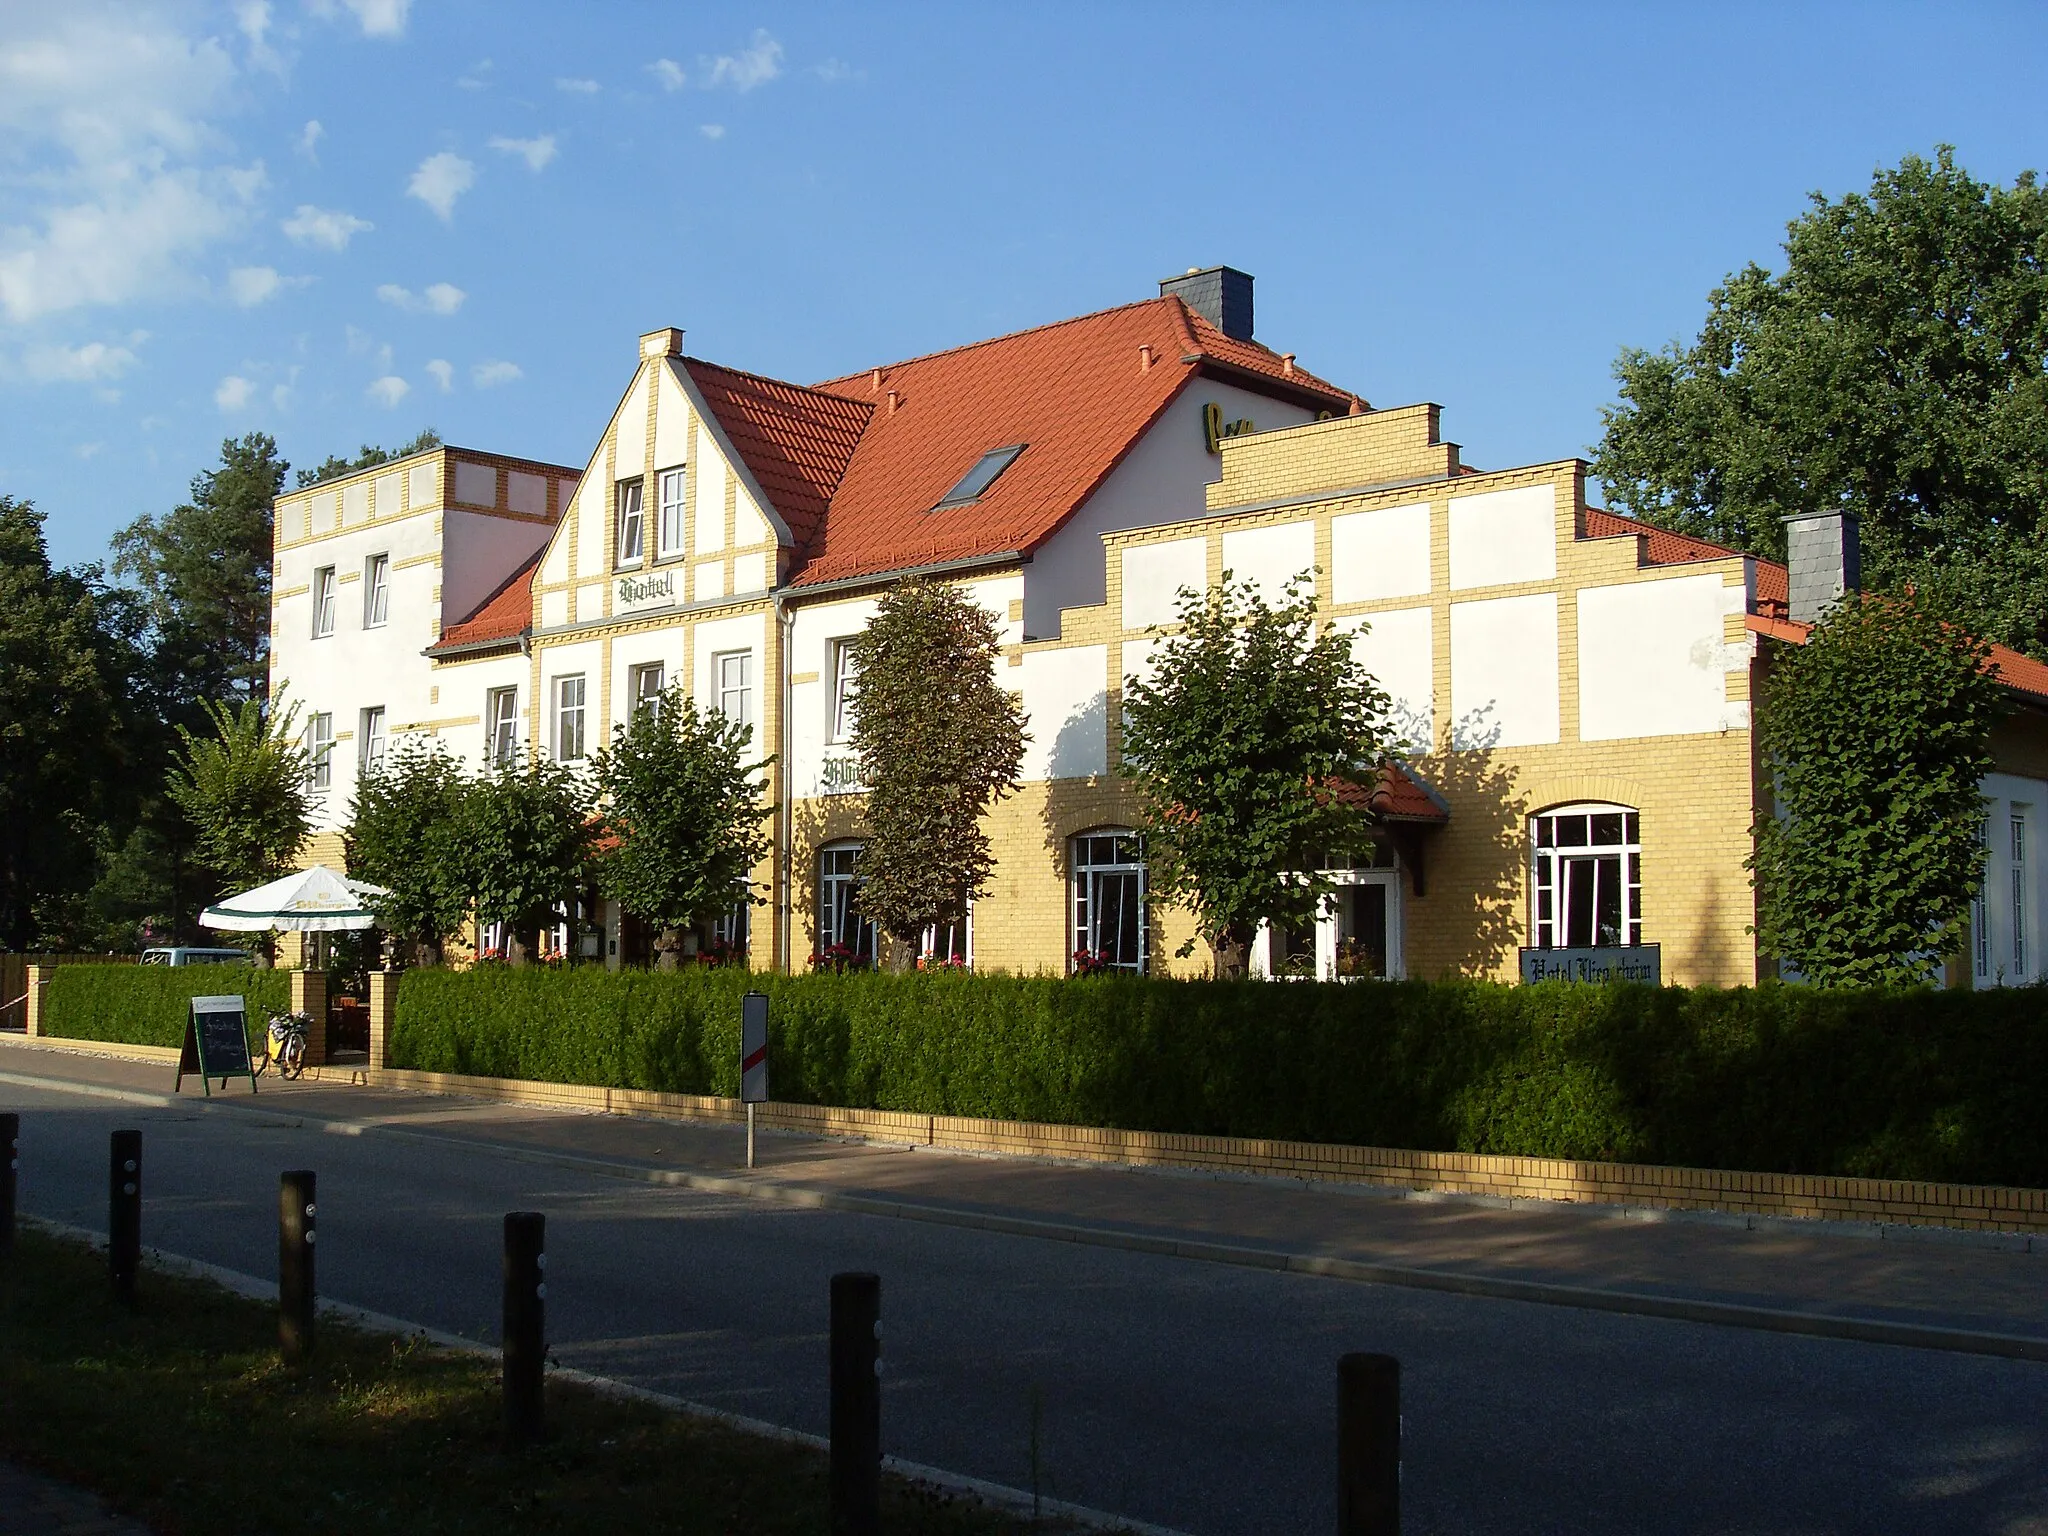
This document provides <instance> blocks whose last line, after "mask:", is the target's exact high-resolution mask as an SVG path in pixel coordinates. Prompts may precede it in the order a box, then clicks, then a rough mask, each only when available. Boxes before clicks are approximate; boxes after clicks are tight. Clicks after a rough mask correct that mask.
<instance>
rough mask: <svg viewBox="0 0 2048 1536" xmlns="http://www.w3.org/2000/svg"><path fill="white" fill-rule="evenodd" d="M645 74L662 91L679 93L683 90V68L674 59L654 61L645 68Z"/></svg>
mask: <svg viewBox="0 0 2048 1536" xmlns="http://www.w3.org/2000/svg"><path fill="white" fill-rule="evenodd" d="M647 73H649V74H650V75H652V76H654V78H655V81H656V82H657V83H658V84H659V85H660V86H661V88H662V89H663V90H664V91H680V90H681V89H682V88H683V66H682V65H680V64H678V63H677V62H676V61H675V60H674V59H656V60H655V61H654V62H653V63H652V64H650V65H648V66H647Z"/></svg>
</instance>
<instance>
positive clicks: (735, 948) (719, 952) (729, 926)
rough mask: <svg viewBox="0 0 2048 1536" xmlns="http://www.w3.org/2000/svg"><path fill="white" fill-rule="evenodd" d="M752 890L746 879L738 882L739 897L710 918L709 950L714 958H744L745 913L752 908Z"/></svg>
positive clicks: (746, 926)
mask: <svg viewBox="0 0 2048 1536" xmlns="http://www.w3.org/2000/svg"><path fill="white" fill-rule="evenodd" d="M753 905H754V903H753V890H752V887H751V886H749V885H748V884H747V882H746V881H744V880H742V881H741V882H740V889H739V899H738V900H737V901H735V902H734V903H733V904H732V905H731V906H729V907H727V908H726V909H725V911H723V912H722V913H720V914H719V915H718V916H717V917H714V918H713V919H712V920H711V925H710V932H709V933H708V934H707V935H706V938H708V939H709V940H710V943H711V951H712V954H713V956H714V957H715V958H719V959H725V960H735V961H737V960H744V959H745V958H746V956H747V928H748V923H747V915H748V913H749V912H751V911H752V910H753Z"/></svg>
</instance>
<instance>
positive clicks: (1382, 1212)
mask: <svg viewBox="0 0 2048 1536" xmlns="http://www.w3.org/2000/svg"><path fill="white" fill-rule="evenodd" d="M172 1077H173V1074H172V1073H171V1072H170V1071H168V1070H166V1069H164V1068H162V1067H160V1066H158V1065H156V1064H154V1063H139V1062H133V1061H124V1060H118V1059H112V1058H105V1057H94V1056H87V1055H80V1054H77V1053H75V1052H71V1051H67V1050H61V1049H56V1048H49V1047H39V1046H36V1045H32V1044H28V1043H26V1042H20V1041H19V1040H14V1041H8V1042H6V1044H5V1045H0V1104H6V1103H7V1102H8V1100H9V1096H10V1095H9V1086H10V1081H9V1080H10V1079H11V1080H13V1081H14V1082H17V1083H24V1082H27V1081H34V1082H36V1083H38V1084H48V1085H50V1086H57V1085H59V1084H66V1085H70V1086H72V1087H74V1088H79V1089H90V1090H93V1091H95V1092H97V1093H102V1094H104V1093H112V1094H115V1095H127V1094H132V1095H135V1096H136V1100H137V1102H138V1103H160V1102H164V1101H166V1100H168V1098H169V1093H170V1087H171V1081H172ZM183 1099H184V1102H185V1104H187V1105H188V1106H190V1107H191V1108H192V1109H193V1110H194V1111H195V1112H201V1113H213V1114H247V1113H250V1112H251V1111H255V1112H258V1113H264V1114H288V1115H290V1116H292V1117H293V1118H295V1119H303V1120H304V1121H306V1122H307V1123H309V1124H311V1123H319V1124H323V1125H324V1126H325V1127H326V1128H327V1129H329V1130H331V1131H333V1132H334V1133H336V1134H345V1135H390V1136H401V1137H431V1138H435V1139H449V1140H454V1141H459V1142H461V1143H464V1144H467V1145H472V1146H488V1147H491V1148H494V1149H498V1150H501V1151H504V1152H506V1153H508V1154H511V1155H516V1156H522V1157H539V1158H546V1159H549V1160H564V1161H573V1163H574V1164H575V1165H577V1166H580V1167H586V1168H588V1167H595V1168H598V1169H599V1170H600V1171H605V1172H611V1173H615V1174H616V1175H618V1176H620V1177H626V1178H633V1179H652V1180H657V1181H663V1182H692V1183H697V1184H698V1185H699V1187H705V1185H704V1182H703V1181H706V1180H715V1181H716V1184H715V1187H717V1188H720V1189H722V1190H725V1191H727V1192H732V1193H742V1194H753V1195H757V1196H760V1197H763V1198H771V1199H782V1200H794V1201H797V1202H798V1203H818V1204H833V1205H838V1206H840V1207H841V1208H843V1209H853V1210H857V1211H860V1210H865V1211H870V1212H873V1213H875V1214H884V1215H899V1216H910V1217H914V1218H915V1219H919V1220H937V1221H944V1222H951V1223H957V1224H961V1225H972V1226H985V1225H1006V1226H1007V1227H1008V1229H1009V1230H1013V1231H1015V1230H1023V1231H1027V1232H1036V1233H1038V1234H1040V1235H1045V1236H1049V1237H1059V1238H1063V1239H1065V1240H1068V1241H1082V1242H1097V1243H1103V1244H1106V1245H1110V1246H1130V1247H1147V1248H1165V1249H1167V1250H1168V1251H1174V1252H1180V1253H1183V1254H1184V1255H1185V1256H1188V1257H1192V1258H1204V1257H1220V1258H1222V1259H1223V1260H1224V1261H1225V1262H1237V1263H1246V1262H1249V1263H1264V1262H1266V1261H1267V1260H1268V1259H1270V1260H1274V1261H1280V1262H1282V1263H1284V1262H1285V1261H1287V1260H1289V1259H1292V1260H1294V1261H1295V1262H1294V1264H1293V1267H1297V1268H1304V1267H1311V1268H1312V1267H1313V1265H1314V1264H1315V1263H1317V1262H1319V1261H1321V1262H1334V1264H1335V1265H1336V1266H1339V1268H1338V1272H1340V1273H1342V1272H1344V1269H1343V1267H1344V1266H1350V1267H1353V1268H1354V1269H1355V1267H1357V1266H1374V1267H1376V1268H1384V1269H1385V1270H1386V1271H1388V1272H1389V1273H1388V1274H1386V1275H1382V1274H1380V1273H1371V1274H1360V1275H1355V1277H1357V1278H1373V1279H1380V1278H1389V1279H1392V1281H1393V1283H1418V1281H1417V1280H1416V1279H1413V1278H1410V1279H1402V1278H1399V1274H1398V1273H1395V1272H1405V1273H1407V1274H1409V1275H1411V1276H1420V1277H1422V1278H1421V1280H1420V1282H1419V1283H1423V1284H1435V1283H1436V1281H1437V1279H1438V1278H1440V1279H1441V1280H1442V1281H1444V1282H1446V1283H1444V1284H1442V1285H1440V1286H1439V1288H1445V1289H1456V1288H1458V1282H1460V1281H1470V1282H1473V1283H1476V1284H1482V1285H1491V1286H1496V1287H1513V1286H1518V1285H1521V1286H1531V1287H1545V1288H1555V1289H1556V1290H1557V1292H1558V1294H1555V1295H1531V1296H1530V1297H1529V1298H1528V1299H1535V1300H1552V1301H1564V1302H1566V1303H1567V1304H1581V1305H1600V1306H1602V1309H1603V1310H1618V1311H1651V1312H1654V1311H1655V1310H1656V1306H1655V1303H1656V1301H1657V1299H1660V1298H1661V1299H1665V1300H1668V1301H1672V1302H1682V1303H1697V1304H1701V1305H1702V1306H1708V1307H1716V1306H1718V1307H1722V1308H1743V1309H1754V1310H1756V1311H1759V1312H1764V1311H1768V1312H1773V1313H1783V1314H1796V1315H1797V1317H1803V1318H1808V1319H1814V1320H1817V1321H1818V1320H1862V1321H1868V1322H1873V1323H1882V1324H1886V1325H1906V1326H1908V1327H1916V1328H1922V1329H1950V1330H1967V1331H1974V1332H1979V1333H1985V1334H1994V1335H2008V1336H2020V1337H2021V1338H2023V1339H2025V1340H2029V1341H2035V1343H2036V1344H2039V1343H2041V1342H2042V1341H2048V1252H2043V1251H2040V1250H2041V1249H2042V1248H2048V1244H2042V1243H2041V1240H2039V1239H2034V1240H2033V1241H2032V1242H2029V1241H2028V1240H2027V1239H2023V1238H1999V1237H1995V1236H1989V1235H1985V1234H1978V1233H1947V1232H1943V1231H1941V1230H1938V1229H1926V1228H1920V1229H1901V1228H1886V1229H1882V1232H1881V1233H1880V1231H1879V1230H1878V1229H1874V1228H1870V1227H1860V1226H1850V1225H1848V1224H1843V1223H1823V1222H1795V1221H1788V1220H1778V1219H1745V1218H1740V1217H1735V1218H1723V1217H1715V1216H1711V1215H1700V1214H1674V1213H1666V1212H1655V1211H1647V1210H1627V1209H1617V1208H1614V1207H1593V1206H1570V1205H1540V1204H1535V1203H1531V1202H1516V1203H1515V1204H1513V1205H1502V1204H1501V1203H1499V1202H1488V1201H1485V1200H1481V1199H1476V1198H1471V1197H1459V1196H1433V1197H1417V1196H1408V1197H1405V1198H1404V1197H1403V1196H1401V1195H1400V1194H1399V1193H1398V1192H1390V1191H1387V1190H1383V1189H1371V1188H1362V1187H1358V1186H1343V1185H1332V1184H1326V1183H1314V1184H1305V1183H1302V1182H1298V1181H1292V1180H1278V1179H1253V1178H1238V1177H1217V1176H1214V1175H1205V1174H1192V1173H1183V1172H1175V1171H1169V1170H1160V1169H1149V1168H1146V1169H1139V1168H1125V1167H1117V1166H1114V1165H1111V1166H1104V1165H1101V1164H1089V1165H1085V1166H1077V1165H1071V1164H1057V1163H1048V1162H1043V1161H1036V1160H1030V1159H1022V1158H995V1157H969V1156H962V1155H960V1154H956V1153H947V1152H934V1151H931V1150H928V1149H927V1150H914V1151H913V1150H909V1149H905V1148H902V1147H892V1146H880V1145H871V1144H858V1143H847V1142H840V1141H826V1140H819V1139H812V1138H806V1137H799V1136H793V1135H780V1134H777V1135H770V1134H764V1135H763V1136H762V1138H761V1143H760V1150H761V1157H760V1163H761V1166H760V1168H759V1169H758V1171H756V1172H754V1173H752V1174H749V1173H747V1172H746V1171H745V1169H744V1167H743V1164H744V1155H745V1154H744V1148H745V1133H744V1131H743V1130H742V1129H741V1128H739V1127H738V1126H734V1125H720V1124H707V1123H704V1122H698V1121H684V1120H660V1119H651V1118H627V1117H623V1116H616V1115H599V1114H586V1113H576V1112H570V1111H561V1110H549V1109H535V1108H530V1107H526V1106H511V1105H503V1104H492V1103H484V1102H480V1101H475V1100H464V1099H458V1098H451V1097H443V1096H438V1095H426V1094H413V1093H400V1092H393V1091H389V1090H378V1089H370V1088H364V1087H356V1086H349V1085H347V1084H343V1083H329V1084H303V1083H302V1084H286V1083H273V1082H271V1081H270V1080H268V1079H266V1080H264V1082H263V1085H262V1089H261V1092H260V1093H259V1094H258V1095H257V1096H256V1097H255V1098H254V1099H253V1100H252V1099H251V1097H250V1095H249V1092H248V1089H247V1086H246V1085H243V1086H242V1087H241V1088H240V1089H239V1090H234V1089H231V1090H230V1091H229V1092H228V1094H226V1095H224V1096H223V1095H218V1094H217V1095H216V1096H215V1097H214V1098H213V1099H211V1100H205V1099H202V1097H201V1095H200V1094H199V1093H197V1092H196V1091H194V1090H193V1089H192V1088H191V1085H190V1084H189V1083H188V1085H187V1090H186V1092H185V1094H184V1096H183ZM202 1105H203V1106H204V1107H203V1108H202ZM1276 1267H1277V1266H1276ZM1572 1292H1587V1293H1594V1295H1593V1298H1592V1299H1591V1300H1574V1299H1573V1296H1572V1294H1571V1293H1572ZM1495 1293H1496V1294H1500V1293H1501V1292H1499V1291H1496V1292H1495ZM1632 1298H1635V1299H1636V1300H1632ZM1665 1315H1675V1314H1671V1313H1666V1314H1665ZM1698 1320H1703V1321H1730V1322H1737V1323H1742V1322H1743V1319H1742V1318H1740V1317H1737V1316H1734V1315H1730V1316H1726V1317H1703V1318H1700V1319H1698ZM1747 1325H1748V1326H1759V1327H1777V1326H1782V1324H1779V1323H1774V1322H1772V1321H1770V1320H1763V1321H1754V1320H1752V1321H1750V1322H1749V1323H1748V1324H1747ZM1793 1331H1807V1330H1806V1329H1804V1328H1802V1327H1799V1326H1798V1325H1797V1322H1796V1321H1795V1322H1794V1325H1793ZM1820 1331H1825V1330H1820ZM1891 1341H1892V1342H1907V1343H1910V1342H1913V1340H1912V1339H1911V1338H1908V1337H1904V1336H1901V1337H1899V1338H1897V1339H1894V1340H1891ZM1963 1347H1968V1346H1967V1345H1965V1346H1963ZM1994 1352H1995V1351H1994Z"/></svg>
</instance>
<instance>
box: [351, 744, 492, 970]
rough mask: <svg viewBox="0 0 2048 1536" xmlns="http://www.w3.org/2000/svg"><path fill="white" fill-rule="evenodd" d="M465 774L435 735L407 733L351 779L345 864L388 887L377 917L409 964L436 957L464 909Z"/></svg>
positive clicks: (360, 875) (429, 962) (466, 910)
mask: <svg viewBox="0 0 2048 1536" xmlns="http://www.w3.org/2000/svg"><path fill="white" fill-rule="evenodd" d="M470 790H471V781H470V779H469V776H468V775H467V774H466V773H465V772H464V771H463V767H462V765H461V764H460V763H459V762H456V761H454V760H453V759H451V758H450V757H449V756H448V754H447V753H446V752H444V751H442V750H441V749H440V746H439V744H438V743H436V745H435V746H434V747H433V748H432V749H431V750H429V749H428V748H425V747H422V746H421V745H419V744H418V743H417V742H414V741H408V742H406V743H405V744H404V745H403V746H401V747H400V748H399V749H398V750H397V751H395V752H393V753H391V754H389V755H388V756H387V757H386V758H385V759H384V761H383V763H382V765H381V766H380V767H377V768H373V769H371V770H370V771H368V772H366V773H364V774H363V775H362V776H361V777H360V778H359V779H358V780H357V781H356V792H355V798H354V800H353V801H351V802H350V805H349V828H348V832H347V839H346V840H347V845H348V872H349V873H350V874H351V875H354V876H356V877H358V878H360V879H363V880H367V881H369V882H370V883H371V884H373V885H380V886H382V887H384V889H385V891H386V892H387V893H388V894H387V895H385V896H382V897H379V898H378V899H377V901H376V903H375V906H376V911H377V917H378V922H379V924H380V925H381V926H382V927H383V929H384V930H385V932H387V933H389V934H390V935H391V936H392V937H393V938H394V939H395V940H397V941H398V942H400V943H401V944H403V945H405V946H406V947H407V950H408V951H409V953H408V954H407V956H406V958H407V959H409V960H410V961H412V963H414V964H417V965H439V964H440V963H441V946H442V944H443V943H444V942H445V941H446V939H447V937H448V935H449V934H451V933H454V932H456V931H457V930H458V929H460V928H461V927H462V924H463V921H464V919H465V918H466V917H467V916H468V915H469V900H470V893H469V891H468V890H467V889H466V888H465V887H464V885H463V882H462V879H461V877H460V874H459V871H460V869H461V867H462V859H461V856H460V839H461V836H462V828H463V807H464V803H465V801H466V799H467V797H468V795H469V793H470Z"/></svg>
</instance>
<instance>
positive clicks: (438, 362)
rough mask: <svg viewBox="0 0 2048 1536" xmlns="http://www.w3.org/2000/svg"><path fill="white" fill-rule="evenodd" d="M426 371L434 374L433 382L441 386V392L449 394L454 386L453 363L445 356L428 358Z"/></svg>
mask: <svg viewBox="0 0 2048 1536" xmlns="http://www.w3.org/2000/svg"><path fill="white" fill-rule="evenodd" d="M427 372H428V373H430V374H432V375H433V376H434V382H435V383H436V384H438V385H440V386H441V393H442V394H444V395H445V394H449V393H451V392H453V390H454V388H455V365H454V364H453V363H451V362H449V361H448V359H447V358H445V357H435V358H429V359H428V360H427Z"/></svg>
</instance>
